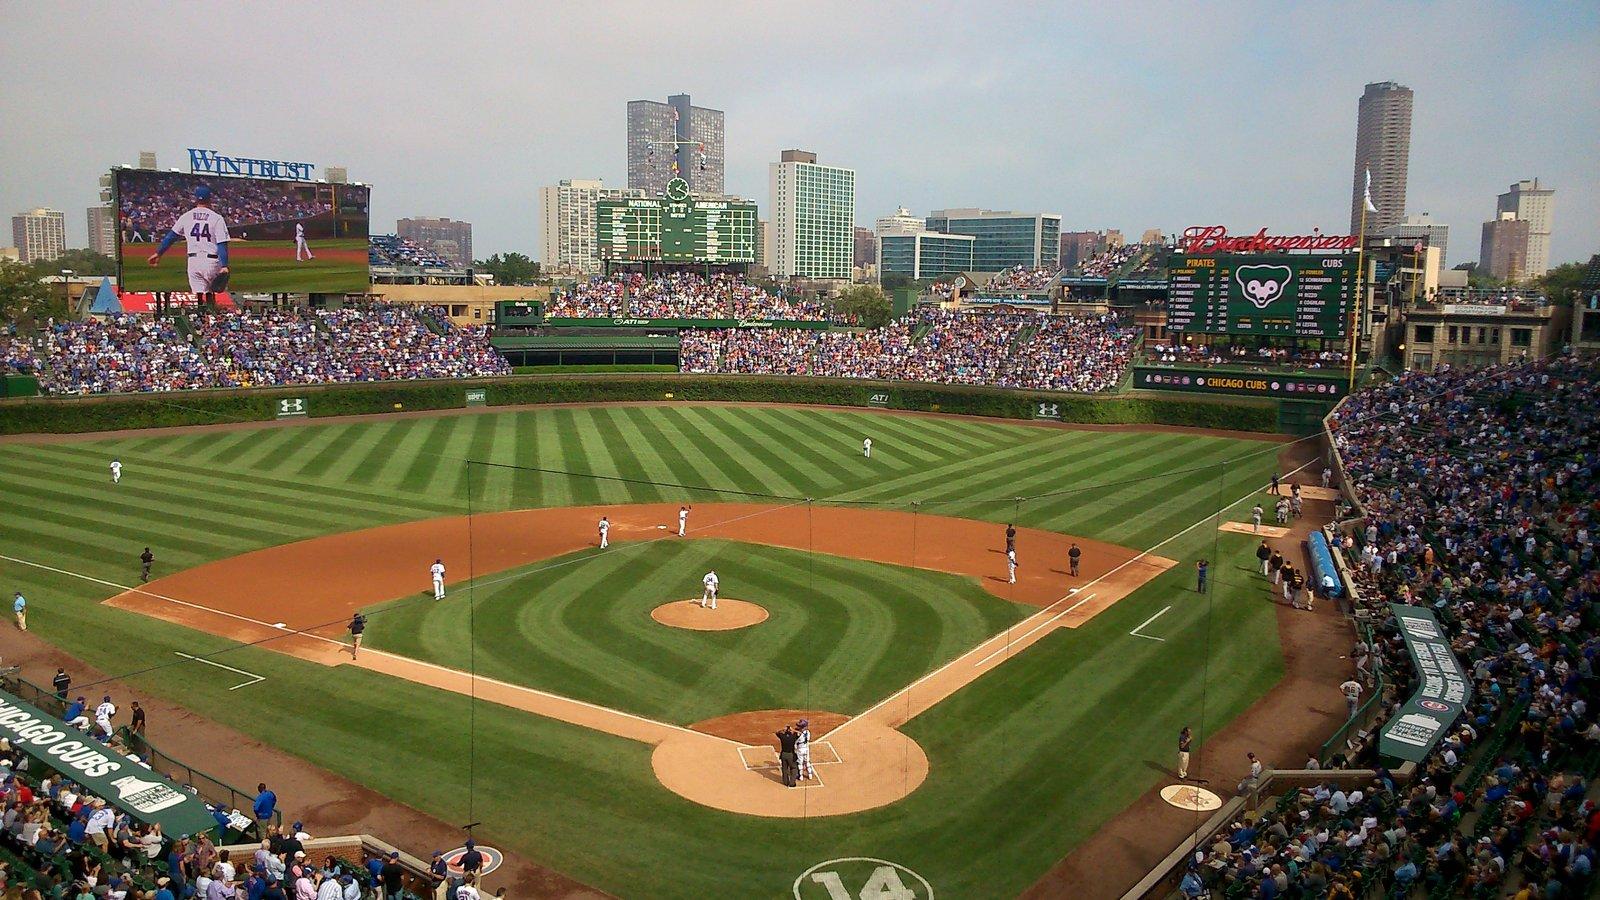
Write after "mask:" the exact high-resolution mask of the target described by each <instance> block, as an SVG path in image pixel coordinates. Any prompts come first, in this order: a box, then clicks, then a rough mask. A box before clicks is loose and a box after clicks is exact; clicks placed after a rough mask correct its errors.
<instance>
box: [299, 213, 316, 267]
mask: <svg viewBox="0 0 1600 900" xmlns="http://www.w3.org/2000/svg"><path fill="white" fill-rule="evenodd" d="M301 254H305V256H304V257H303V259H316V257H315V256H312V255H311V245H310V244H307V243H306V225H305V223H304V222H296V223H294V261H295V262H301V261H302V257H301Z"/></svg>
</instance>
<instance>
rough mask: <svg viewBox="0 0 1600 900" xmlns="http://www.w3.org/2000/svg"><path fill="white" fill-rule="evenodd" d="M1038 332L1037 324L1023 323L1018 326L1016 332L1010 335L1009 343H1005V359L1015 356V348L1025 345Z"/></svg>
mask: <svg viewBox="0 0 1600 900" xmlns="http://www.w3.org/2000/svg"><path fill="white" fill-rule="evenodd" d="M1038 333H1039V326H1037V325H1024V326H1022V327H1021V328H1018V329H1017V333H1016V334H1014V335H1012V336H1011V343H1009V344H1007V345H1006V359H1011V358H1013V357H1015V356H1016V355H1017V350H1019V349H1020V348H1022V347H1026V346H1027V345H1028V342H1029V341H1031V340H1033V339H1034V337H1035V336H1036V335H1038Z"/></svg>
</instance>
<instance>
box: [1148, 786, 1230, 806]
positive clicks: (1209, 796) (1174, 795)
mask: <svg viewBox="0 0 1600 900" xmlns="http://www.w3.org/2000/svg"><path fill="white" fill-rule="evenodd" d="M1161 799H1163V800H1165V801H1167V802H1168V803H1171V804H1172V805H1173V806H1176V807H1177V808H1179V809H1187V810H1193V811H1196V812H1205V811H1206V810H1212V809H1218V808H1220V807H1221V806H1222V798H1221V797H1218V796H1217V795H1216V794H1214V793H1212V792H1211V791H1208V790H1206V789H1205V788H1200V787H1195V786H1194V785H1192V784H1169V785H1167V786H1166V787H1164V788H1162V789H1161Z"/></svg>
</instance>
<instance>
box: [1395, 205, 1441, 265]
mask: <svg viewBox="0 0 1600 900" xmlns="http://www.w3.org/2000/svg"><path fill="white" fill-rule="evenodd" d="M1377 234H1378V237H1386V238H1398V239H1400V240H1402V241H1421V242H1422V243H1424V244H1426V245H1427V246H1429V247H1438V248H1439V264H1440V265H1441V266H1442V265H1444V262H1445V259H1446V257H1447V254H1448V252H1449V245H1450V226H1449V225H1446V224H1444V223H1443V222H1435V221H1434V220H1433V216H1430V215H1428V214H1427V213H1423V214H1422V215H1420V216H1406V218H1405V221H1403V222H1401V223H1399V224H1398V225H1390V226H1389V227H1388V228H1384V229H1381V230H1379V231H1378V233H1377Z"/></svg>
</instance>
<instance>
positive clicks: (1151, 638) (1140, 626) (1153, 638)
mask: <svg viewBox="0 0 1600 900" xmlns="http://www.w3.org/2000/svg"><path fill="white" fill-rule="evenodd" d="M1171 608H1172V607H1170V606H1168V607H1164V608H1163V609H1162V610H1161V612H1158V613H1156V614H1155V615H1153V616H1151V617H1150V618H1148V619H1145V620H1144V621H1143V622H1140V623H1139V624H1138V625H1135V626H1134V627H1133V630H1132V631H1130V632H1128V633H1129V634H1131V635H1133V636H1134V637H1142V638H1144V639H1145V640H1149V641H1160V642H1162V643H1163V644H1164V643H1166V642H1167V639H1166V638H1158V637H1156V636H1155V635H1153V634H1140V633H1139V632H1140V631H1142V630H1143V629H1144V627H1145V626H1146V625H1149V624H1150V623H1151V622H1154V621H1155V620H1157V619H1159V618H1161V617H1162V616H1164V615H1166V614H1167V610H1169V609H1171Z"/></svg>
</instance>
